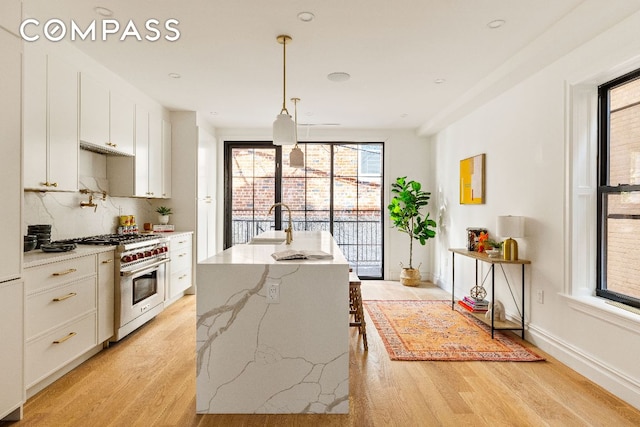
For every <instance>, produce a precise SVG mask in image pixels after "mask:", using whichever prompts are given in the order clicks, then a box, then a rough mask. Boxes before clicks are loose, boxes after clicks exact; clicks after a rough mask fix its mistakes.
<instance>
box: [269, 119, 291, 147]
mask: <svg viewBox="0 0 640 427" xmlns="http://www.w3.org/2000/svg"><path fill="white" fill-rule="evenodd" d="M273 143H274V144H275V145H290V144H295V143H296V124H295V123H294V122H293V120H291V116H290V115H289V114H286V113H280V114H278V117H276V120H275V121H274V122H273Z"/></svg>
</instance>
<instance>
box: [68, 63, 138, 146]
mask: <svg viewBox="0 0 640 427" xmlns="http://www.w3.org/2000/svg"><path fill="white" fill-rule="evenodd" d="M133 138H134V103H133V101H132V100H130V99H129V98H127V97H125V96H124V95H121V94H119V93H118V92H115V91H113V90H109V88H108V87H106V86H104V85H103V84H101V83H99V82H97V81H96V80H94V79H93V78H91V77H90V76H88V75H87V74H86V73H81V76H80V143H81V146H83V147H84V148H87V149H91V150H94V151H98V152H102V153H107V154H115V155H124V156H133V155H134V142H133Z"/></svg>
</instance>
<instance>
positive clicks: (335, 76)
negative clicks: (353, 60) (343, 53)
mask: <svg viewBox="0 0 640 427" xmlns="http://www.w3.org/2000/svg"><path fill="white" fill-rule="evenodd" d="M327 78H328V79H329V80H331V81H332V82H346V81H347V80H349V79H350V78H351V75H350V74H349V73H344V72H342V71H338V72H335V73H331V74H329V75H328V76H327Z"/></svg>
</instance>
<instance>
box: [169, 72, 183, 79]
mask: <svg viewBox="0 0 640 427" xmlns="http://www.w3.org/2000/svg"><path fill="white" fill-rule="evenodd" d="M169 77H171V78H172V79H179V78H180V77H182V76H181V75H180V74H178V73H169Z"/></svg>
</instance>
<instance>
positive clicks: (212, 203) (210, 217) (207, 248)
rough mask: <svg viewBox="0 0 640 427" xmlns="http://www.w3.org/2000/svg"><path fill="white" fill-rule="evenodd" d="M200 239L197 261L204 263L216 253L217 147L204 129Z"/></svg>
mask: <svg viewBox="0 0 640 427" xmlns="http://www.w3.org/2000/svg"><path fill="white" fill-rule="evenodd" d="M198 139H199V140H198V182H197V185H198V211H197V216H198V219H197V220H198V228H197V230H198V237H197V239H196V242H197V248H196V259H197V260H198V261H202V260H203V259H207V258H209V257H212V256H213V255H215V253H216V250H215V248H216V223H215V219H216V197H215V194H216V176H215V172H216V170H215V164H216V145H215V139H214V138H213V136H211V135H210V134H209V133H207V132H205V131H204V130H202V129H199V132H198Z"/></svg>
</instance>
